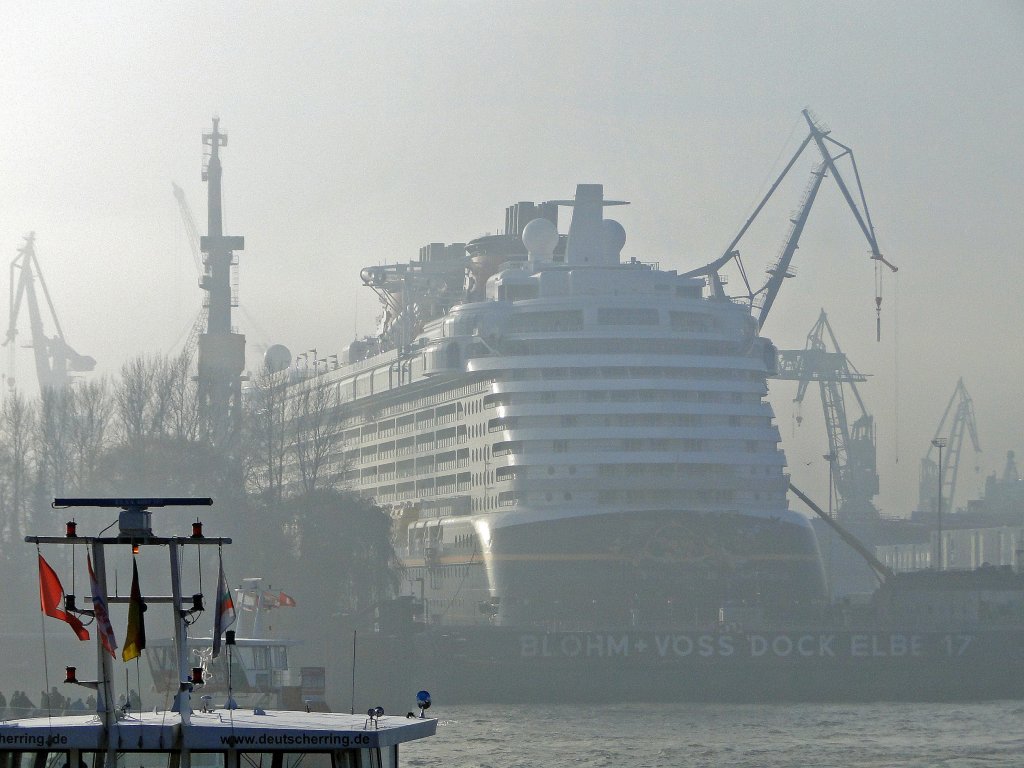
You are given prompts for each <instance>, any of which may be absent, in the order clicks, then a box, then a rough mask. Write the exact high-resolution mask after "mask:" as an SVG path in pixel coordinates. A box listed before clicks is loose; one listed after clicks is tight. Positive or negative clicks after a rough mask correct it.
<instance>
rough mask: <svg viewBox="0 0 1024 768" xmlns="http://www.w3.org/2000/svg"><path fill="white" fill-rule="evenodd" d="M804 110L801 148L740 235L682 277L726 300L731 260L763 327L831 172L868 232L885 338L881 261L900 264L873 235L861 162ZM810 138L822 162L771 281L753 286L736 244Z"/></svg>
mask: <svg viewBox="0 0 1024 768" xmlns="http://www.w3.org/2000/svg"><path fill="white" fill-rule="evenodd" d="M802 114H803V116H804V119H805V120H806V121H807V125H808V127H809V129H810V132H809V133H808V135H807V137H806V138H805V139H804V140H803V142H802V143H801V144H800V147H799V149H797V151H796V153H794V155H793V157H792V158H790V160H789V162H788V163H787V164H786V167H785V168H783V169H782V173H780V174H779V176H778V178H776V179H775V182H774V183H773V184H772V185H771V187H770V188H769V189H768V192H767V193H766V194H765V196H764V197H763V198H762V199H761V202H760V203H758V204H757V206H756V207H755V208H754V212H753V213H752V214H751V215H750V217H749V218H748V219H747V221H746V222H745V223H744V224H743V226H742V227H741V228H740V231H739V233H737V235H736V236H735V237H734V238H733V240H732V242H731V243H729V245H728V246H727V247H726V249H725V252H724V253H723V254H722V255H721V256H719V257H718V258H717V259H715V260H714V261H713V262H711V263H710V264H707V265H705V266H703V267H700V268H699V269H695V270H692V271H690V272H687V273H686V274H685V275H684V277H705V278H706V279H707V281H708V285H709V286H710V289H711V293H712V295H714V296H718V297H723V298H724V297H725V280H724V279H723V277H722V276H721V274H720V270H721V269H722V268H723V267H725V266H726V265H727V264H729V262H735V264H736V267H737V269H738V270H739V273H740V277H741V279H742V280H743V284H744V287H745V289H746V295H745V298H746V300H747V301H748V302H749V303H750V308H751V311H752V312H754V314H755V317H756V319H757V327H758V329H760V328H762V327H763V326H764V324H765V321H766V320H767V319H768V312H769V311H770V310H771V308H772V304H774V302H775V298H776V296H777V295H778V293H779V289H780V288H781V287H782V282H783V280H785V278H787V277H793V274H794V273H793V272H792V271H791V270H790V265H791V264H792V261H793V255H794V254H795V253H796V249H797V247H798V243H799V241H800V236H801V234H802V233H803V230H804V225H805V224H806V223H807V218H808V216H809V214H810V212H811V206H812V205H814V200H815V198H816V197H817V194H818V190H819V189H820V187H821V183H822V181H824V179H825V177H826V176H827V175H829V174H831V175H832V177H833V178H834V179H835V180H836V184H837V185H838V186H839V189H840V191H841V192H842V193H843V197H844V198H845V199H846V203H847V205H848V206H849V207H850V211H851V212H852V213H853V216H854V218H855V219H856V220H857V224H858V225H859V226H860V229H861V231H862V232H863V233H864V237H865V238H866V239H867V241H868V246H869V247H870V249H871V258H872V259H873V260H874V261H875V315H876V336H877V339H878V340H879V341H880V340H881V337H882V325H881V322H882V321H881V312H882V292H881V291H882V279H881V276H882V270H881V265H883V264H884V265H885V266H886V267H888V268H889V270H891V271H892V272H896V271H897V268H896V266H895V265H893V264H891V263H890V262H889V261H887V260H886V259H885V257H884V256H882V253H881V251H880V250H879V247H878V240H877V238H876V237H875V228H874V224H872V222H871V213H870V211H869V210H868V204H867V199H866V197H865V196H864V188H863V186H862V185H861V181H860V172H859V171H858V170H857V163H856V161H855V160H854V157H853V150H852V149H850V148H849V147H848V146H846V145H845V144H842V143H840V142H838V141H836V140H835V139H834V138H832V136H831V135H830V131H829V129H828V128H826V127H824V126H822V125H820V124H819V123H818V122H816V121H815V120H814V119H813V118H812V117H811V115H810V113H809V111H808V110H806V109H805V110H803V111H802ZM811 142H814V144H815V146H817V148H818V151H819V153H820V154H821V162H820V163H818V164H817V165H815V167H814V170H812V171H811V178H810V181H809V183H808V185H807V188H806V190H805V192H804V196H803V199H802V201H801V203H800V207H799V209H798V211H797V212H796V214H795V215H794V216H793V217H792V219H790V222H791V227H790V231H789V236H788V237H787V238H786V241H785V243H784V244H783V247H782V250H781V251H780V253H779V256H778V257H777V258H776V260H775V262H774V263H773V264H772V265H771V266H770V267H769V268H768V269H767V272H768V279H767V280H766V281H765V283H764V285H762V286H760V287H759V288H755V287H754V286H752V285H751V283H750V280H749V279H748V277H747V272H746V268H745V267H744V265H743V261H742V259H741V258H740V252H739V250H737V248H736V246H737V245H738V244H739V242H740V240H741V239H742V238H743V236H744V235H745V234H746V233H747V230H749V229H750V226H751V225H752V224H753V223H754V221H755V219H756V218H757V217H758V215H759V214H760V213H761V211H762V210H763V209H764V207H765V205H767V203H768V201H769V200H770V199H771V197H772V196H773V195H774V194H775V191H776V190H777V189H778V188H779V185H780V184H782V181H783V179H785V178H786V175H787V174H788V173H789V171H790V170H791V169H792V168H793V165H794V164H795V163H796V161H797V159H799V157H800V156H801V155H802V154H803V151H804V150H805V149H806V148H807V146H808V145H809V144H810V143H811ZM829 145H832V146H834V147H838V148H839V150H840V151H839V153H838V154H835V155H833V154H832V149H831V148H830V146H829ZM843 157H849V159H850V165H851V166H852V169H853V177H854V180H855V181H856V185H857V196H856V198H855V197H854V195H853V194H852V193H851V191H850V187H849V186H848V185H847V183H846V181H845V180H844V179H843V176H842V173H841V172H840V170H839V167H838V166H837V164H836V161H837V160H840V159H842V158H843ZM858 199H859V200H858Z"/></svg>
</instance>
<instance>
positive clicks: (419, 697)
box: [416, 691, 430, 717]
mask: <svg viewBox="0 0 1024 768" xmlns="http://www.w3.org/2000/svg"><path fill="white" fill-rule="evenodd" d="M416 706H417V707H419V708H420V717H426V715H424V714H423V713H424V712H425V711H427V710H428V709H430V694H429V693H428V692H427V691H420V692H419V693H417V694H416Z"/></svg>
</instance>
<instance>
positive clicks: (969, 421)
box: [918, 378, 981, 514]
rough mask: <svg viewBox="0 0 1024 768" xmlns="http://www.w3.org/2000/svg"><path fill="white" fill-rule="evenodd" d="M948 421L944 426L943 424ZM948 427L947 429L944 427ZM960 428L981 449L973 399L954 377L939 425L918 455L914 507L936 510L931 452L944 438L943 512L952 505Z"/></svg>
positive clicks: (936, 478) (937, 473) (936, 474)
mask: <svg viewBox="0 0 1024 768" xmlns="http://www.w3.org/2000/svg"><path fill="white" fill-rule="evenodd" d="M947 422H948V427H947ZM947 428H948V431H947ZM964 432H967V433H968V434H969V435H970V436H971V444H972V445H973V446H974V452H975V453H978V452H980V451H981V443H980V442H978V427H977V425H976V424H975V423H974V402H973V401H972V400H971V396H970V395H969V394H967V387H965V386H964V380H963V379H962V378H961V379H958V380H957V382H956V388H955V389H954V390H953V396H952V397H950V399H949V402H948V403H947V404H946V410H945V411H943V412H942V418H941V419H940V420H939V426H938V428H937V429H936V430H935V437H934V438H933V439H932V442H931V444H930V445H929V448H928V453H926V454H925V457H924V458H923V459H921V485H920V492H919V495H918V510H919V511H921V512H928V513H932V514H935V513H937V512H938V498H939V496H938V494H939V477H940V470H939V465H938V462H937V461H936V460H935V459H933V458H932V453H933V452H934V451H936V450H937V449H938V446H937V443H938V442H940V441H941V440H942V439H945V443H944V444H943V447H944V448H945V450H944V451H940V453H941V454H942V469H941V477H942V491H941V492H942V508H943V509H944V510H946V511H947V512H953V511H954V510H955V509H956V507H954V506H953V503H954V502H955V501H956V478H957V474H959V470H960V450H961V448H963V444H964Z"/></svg>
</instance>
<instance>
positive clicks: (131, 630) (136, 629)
mask: <svg viewBox="0 0 1024 768" xmlns="http://www.w3.org/2000/svg"><path fill="white" fill-rule="evenodd" d="M145 611H146V604H145V603H144V602H142V590H140V589H139V564H138V563H137V562H136V561H135V558H134V557H133V558H132V595H131V597H130V598H129V599H128V629H127V631H126V632H125V633H124V648H122V649H121V659H122V660H123V661H131V660H132V659H137V658H138V657H139V655H140V654H141V653H142V649H143V648H145V647H146V620H145V619H144V618H143V616H142V614H143V613H145Z"/></svg>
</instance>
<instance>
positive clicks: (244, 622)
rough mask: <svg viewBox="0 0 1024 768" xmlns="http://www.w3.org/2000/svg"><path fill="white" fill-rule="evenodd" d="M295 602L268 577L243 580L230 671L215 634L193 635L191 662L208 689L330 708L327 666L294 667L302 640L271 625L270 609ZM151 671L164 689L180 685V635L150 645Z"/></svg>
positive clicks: (261, 701) (283, 704) (262, 701)
mask: <svg viewBox="0 0 1024 768" xmlns="http://www.w3.org/2000/svg"><path fill="white" fill-rule="evenodd" d="M294 604H295V601H294V599H293V598H291V597H290V596H289V595H287V594H285V593H284V592H273V591H271V590H270V589H269V587H267V586H265V585H264V583H263V579H260V578H246V579H242V584H241V586H239V587H237V588H235V590H234V606H235V610H236V611H237V614H238V623H237V626H238V629H237V630H236V632H235V641H234V649H233V653H232V655H231V663H232V669H231V670H230V678H229V670H228V665H227V658H226V656H220V657H219V658H214V657H213V638H212V637H209V636H206V637H189V638H188V639H187V643H188V652H189V667H190V668H195V667H201V668H202V669H203V681H204V688H203V690H204V692H205V693H206V694H208V695H211V696H217V697H220V696H223V695H226V694H227V691H228V684H229V679H230V685H231V692H232V695H233V696H234V697H235V699H236V701H237V702H238V703H239V704H240V705H242V706H251V707H274V708H277V709H299V708H310V709H316V710H319V711H326V710H327V709H328V706H327V702H326V699H325V687H326V672H325V669H324V667H301V668H300V669H298V670H296V669H294V668H293V667H292V666H291V658H292V656H291V649H292V648H294V647H295V646H296V645H299V644H300V643H299V642H298V641H297V640H293V639H289V638H281V637H272V636H271V635H270V634H269V633H268V631H267V629H266V620H265V619H266V615H267V612H268V611H270V610H274V609H276V608H281V607H289V606H293V605H294ZM147 650H148V651H149V653H147V654H146V656H147V659H146V660H147V661H148V662H149V671H150V674H151V675H152V677H153V683H154V686H155V687H156V689H157V690H158V691H167V690H173V689H174V688H176V687H177V684H178V682H177V681H178V667H177V658H176V656H175V652H174V639H173V638H171V637H164V638H158V639H156V640H153V641H151V642H150V643H149V645H148V646H147Z"/></svg>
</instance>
